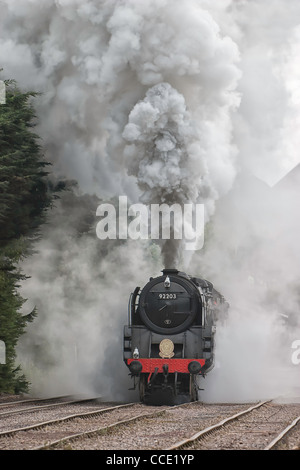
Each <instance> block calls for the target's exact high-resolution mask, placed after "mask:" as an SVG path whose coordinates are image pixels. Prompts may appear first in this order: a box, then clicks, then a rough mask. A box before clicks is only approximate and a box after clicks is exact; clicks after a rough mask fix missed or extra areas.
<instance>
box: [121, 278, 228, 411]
mask: <svg viewBox="0 0 300 470" xmlns="http://www.w3.org/2000/svg"><path fill="white" fill-rule="evenodd" d="M224 305H225V303H224V299H223V297H222V296H221V295H220V294H219V293H218V292H217V291H216V290H215V289H214V288H213V285H212V283H211V282H208V281H206V280H203V279H200V278H195V277H191V276H188V275H187V274H185V273H182V272H180V271H177V270H176V269H164V270H163V275H162V276H158V277H156V278H150V280H149V282H148V283H147V284H146V285H145V286H144V287H143V288H142V289H140V288H139V287H137V288H136V289H135V291H134V293H133V294H131V296H130V301H129V306H128V325H126V326H125V329H124V361H125V363H126V365H127V367H128V368H129V371H130V373H131V375H132V377H133V378H134V382H135V386H136V385H137V384H138V385H139V390H140V399H141V401H142V402H145V403H161V404H163V403H168V404H174V403H178V402H183V401H194V400H197V399H198V393H197V389H198V386H197V379H196V378H197V376H199V375H202V376H204V375H205V374H206V373H207V372H208V371H209V370H210V369H211V368H212V367H213V363H214V333H215V320H216V317H217V316H218V315H219V313H220V307H221V306H224Z"/></svg>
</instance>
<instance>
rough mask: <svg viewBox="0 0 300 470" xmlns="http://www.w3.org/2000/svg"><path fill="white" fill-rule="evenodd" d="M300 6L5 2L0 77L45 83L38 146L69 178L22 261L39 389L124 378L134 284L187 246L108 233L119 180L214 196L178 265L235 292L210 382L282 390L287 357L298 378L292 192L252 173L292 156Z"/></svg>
mask: <svg viewBox="0 0 300 470" xmlns="http://www.w3.org/2000/svg"><path fill="white" fill-rule="evenodd" d="M270 4H272V5H270ZM299 13H300V5H299V2H298V0H291V1H289V8H286V2H284V1H283V0H272V1H271V2H270V1H269V0H268V1H266V0H262V1H261V0H260V1H258V0H253V1H247V0H241V1H232V0H213V1H211V0H210V1H208V0H189V2H182V1H181V0H151V1H150V0H143V1H136V0H126V1H122V0H101V1H99V0H88V1H85V2H82V1H79V0H46V1H43V2H39V1H38V0H1V1H0V24H1V28H0V66H1V67H3V68H4V71H3V72H2V74H3V78H14V79H16V80H17V81H18V83H19V85H20V86H21V87H22V88H25V89H34V90H36V91H41V92H42V93H43V94H42V95H41V97H39V98H38V100H36V101H35V103H36V105H37V108H38V109H37V110H38V115H39V126H38V132H39V135H41V137H42V140H43V144H44V147H45V155H46V158H47V159H48V160H50V161H51V162H52V163H53V167H52V169H53V173H54V177H55V178H56V179H66V180H69V181H70V180H73V181H75V182H76V185H75V183H74V184H73V185H71V186H70V190H69V191H68V192H66V193H65V194H64V195H63V196H62V198H61V200H60V201H59V202H57V204H56V208H55V209H54V210H53V211H52V212H51V214H50V215H49V224H48V225H47V226H45V227H44V229H43V238H42V240H41V241H40V242H39V243H38V244H37V246H36V250H37V253H36V254H35V255H34V256H33V257H31V258H29V259H28V260H27V261H26V263H25V265H24V266H23V268H24V271H25V272H26V274H28V275H31V279H30V280H28V281H26V283H25V284H24V286H23V292H24V295H25V297H27V298H28V299H29V302H31V303H32V304H36V305H37V307H38V311H39V315H38V318H37V319H36V320H35V321H34V323H33V324H32V325H30V327H29V328H28V333H27V334H26V336H25V337H24V339H23V340H22V342H21V345H20V357H21V359H22V361H23V362H24V364H25V366H26V367H27V368H28V370H29V373H30V375H31V377H30V378H31V381H32V390H33V393H40V394H43V393H49V391H51V392H52V393H61V392H65V391H66V392H69V391H81V390H86V391H89V392H91V391H93V392H97V393H103V394H106V395H111V396H112V397H119V396H124V395H122V394H123V393H124V390H125V389H127V388H128V385H129V381H126V379H125V377H126V374H127V371H126V370H125V366H124V371H122V364H121V362H122V345H121V337H122V325H123V324H125V323H126V320H127V300H128V295H129V293H130V291H131V290H132V289H133V288H134V287H135V286H136V285H141V286H142V285H143V284H144V283H145V282H146V281H147V279H148V277H149V276H153V275H155V274H158V273H159V271H160V270H161V269H162V268H163V267H164V263H165V262H166V260H168V262H171V261H172V260H171V258H170V257H169V256H170V252H171V253H172V256H173V262H174V263H175V262H176V261H177V260H178V259H180V256H179V254H178V250H177V249H178V247H177V246H176V247H174V246H171V250H169V251H168V250H165V251H164V250H163V251H162V253H161V250H160V248H159V247H158V246H157V245H155V244H151V243H148V242H147V241H144V242H141V241H126V242H125V241H122V242H121V241H118V240H110V241H107V240H104V241H100V240H98V239H97V238H96V232H95V224H96V220H95V214H96V208H97V205H98V204H99V202H100V201H103V200H108V199H111V200H114V199H116V198H117V197H118V196H119V195H126V196H128V198H129V199H130V201H132V202H137V201H142V202H145V203H147V204H151V203H157V202H159V203H160V202H164V201H165V202H168V203H175V202H179V203H181V204H183V203H185V202H193V203H199V202H200V203H204V204H205V208H206V220H207V222H208V225H207V235H206V239H205V245H204V249H203V250H201V252H197V253H195V254H194V256H193V259H192V261H191V263H190V265H188V262H189V258H185V254H184V253H182V252H180V254H181V257H182V259H181V261H182V265H180V266H177V267H178V268H180V269H186V270H187V272H189V273H191V274H194V275H203V276H204V277H206V278H207V279H210V280H211V281H212V282H213V283H214V284H215V285H216V287H217V288H218V289H219V290H220V291H221V292H222V293H224V295H225V296H226V297H227V298H228V300H229V302H230V304H231V313H230V316H229V318H228V320H227V323H226V324H221V325H219V328H218V335H217V350H216V355H217V367H216V369H215V371H214V372H212V373H211V375H210V377H209V379H207V383H208V388H207V390H206V392H205V394H206V395H205V397H206V399H208V400H209V399H216V400H218V399H220V400H222V399H228V400H233V399H244V397H246V398H251V399H252V398H253V399H255V398H257V397H258V395H262V394H264V393H266V394H273V392H274V393H277V390H278V385H280V386H281V385H282V381H281V382H280V380H279V381H278V384H277V382H276V381H275V383H274V384H273V382H272V387H270V381H269V382H268V384H267V386H266V380H265V378H266V377H267V376H268V375H267V374H266V373H265V372H266V371H268V372H270V374H271V369H272V367H270V365H272V366H273V365H274V362H275V363H276V373H275V372H274V374H273V373H272V374H271V375H272V377H274V376H276V377H278V375H280V374H281V372H282V369H283V368H284V370H285V371H288V372H287V373H286V375H287V377H286V378H285V384H286V386H287V387H290V386H292V385H294V382H295V373H296V372H295V367H294V368H291V369H292V370H291V371H290V362H289V359H288V358H287V357H288V352H287V351H286V350H287V344H289V341H290V339H291V338H290V336H289V331H288V329H287V328H288V327H287V325H283V323H282V321H281V318H282V317H280V314H281V313H285V312H283V310H285V311H286V310H289V312H290V311H294V310H295V308H297V309H298V308H299V306H298V303H297V294H296V291H297V286H296V281H297V279H299V272H298V268H297V266H299V263H298V264H297V258H298V256H299V249H298V246H297V245H296V243H295V239H296V237H293V235H291V230H292V233H299V231H298V232H297V229H298V228H299V227H295V226H293V227H292V229H291V226H292V223H293V222H292V221H293V217H292V216H291V217H288V216H287V214H286V211H285V208H286V204H287V203H288V204H289V207H290V208H292V210H293V211H294V213H297V205H296V202H295V198H291V197H289V196H287V193H286V192H284V193H281V194H284V197H283V196H280V195H279V192H276V195H277V196H276V198H275V193H274V192H273V193H272V194H271V193H269V189H268V188H267V189H266V188H265V187H264V188H263V189H262V187H261V186H260V185H259V184H258V183H257V181H256V180H254V179H253V180H249V175H250V174H254V175H256V176H258V177H260V178H262V179H263V180H264V181H267V182H270V183H274V182H276V181H278V180H279V179H280V178H281V177H282V176H284V175H285V173H286V172H287V171H288V170H290V169H291V168H293V166H295V165H296V164H297V163H298V161H299V158H298V154H297V149H298V148H299V145H298V144H299V142H298V140H299V137H298V135H299V133H298V132H296V130H295V129H296V126H297V123H298V122H299V115H300V113H299V106H300V103H299V95H298V91H297V90H298V80H299V72H298V68H297V51H298V48H299V22H298V18H299ZM1 78H2V77H1ZM245 175H246V176H245ZM247 175H248V176H247ZM255 184H258V187H257V188H256V187H255V188H254V186H253V185H255ZM262 186H264V185H262ZM265 189H266V191H265ZM267 194H268V196H267ZM269 195H270V196H269ZM261 201H263V202H264V206H265V207H262V204H261ZM278 201H280V207H278ZM279 209H280V210H279ZM278 210H279V212H278ZM278 214H279V215H278ZM283 215H285V219H284V224H283V223H282V220H283V219H282V217H283ZM279 217H280V218H279ZM282 226H285V227H286V229H285V230H282ZM290 229H291V230H290ZM279 231H280V232H279ZM278 233H280V236H276V240H275V242H274V243H270V240H272V238H273V235H274V234H278ZM275 253H276V256H274V254H275ZM162 254H163V256H165V258H164V259H163V258H162ZM271 279H272V286H270V285H269V283H270V281H271ZM249 280H251V283H252V284H251V285H250V286H249ZM253 285H254V286H255V288H254V287H253ZM274 291H275V292H276V295H275V294H274V295H273V297H272V302H268V301H267V298H268V295H270V292H274ZM287 292H289V293H291V295H290V296H288V300H289V303H290V305H289V307H288V308H287V304H286V303H284V302H283V299H284V298H286V294H287ZM281 293H283V294H284V295H281ZM296 324H297V327H298V329H299V323H296ZM294 331H295V330H294ZM283 336H284V339H283ZM298 336H300V335H298ZM293 339H297V338H293ZM282 351H284V353H283V354H281V352H282ZM283 356H284V358H285V359H284V361H283V362H282V358H283ZM274 357H276V361H275V360H274V362H273V358H274ZM224 361H225V363H224ZM286 364H288V367H285V365H286ZM120 371H122V372H120ZM278 371H279V372H278ZM119 374H121V375H122V377H120V375H119ZM298 376H299V373H298ZM298 376H297V377H298ZM257 383H259V384H260V386H257ZM254 384H255V385H254ZM204 385H205V383H204ZM279 388H280V387H279Z"/></svg>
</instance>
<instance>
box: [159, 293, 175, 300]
mask: <svg viewBox="0 0 300 470" xmlns="http://www.w3.org/2000/svg"><path fill="white" fill-rule="evenodd" d="M158 298H159V299H163V300H165V299H177V294H158Z"/></svg>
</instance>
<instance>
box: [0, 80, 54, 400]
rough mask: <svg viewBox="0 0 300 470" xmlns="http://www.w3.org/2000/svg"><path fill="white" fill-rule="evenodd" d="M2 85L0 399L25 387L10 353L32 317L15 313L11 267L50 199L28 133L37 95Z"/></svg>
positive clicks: (17, 275) (34, 139) (15, 273)
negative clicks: (0, 356)
mask: <svg viewBox="0 0 300 470" xmlns="http://www.w3.org/2000/svg"><path fill="white" fill-rule="evenodd" d="M5 84H6V104H3V105H0V340H1V341H4V343H5V346H6V363H5V364H0V393H1V392H6V393H13V392H15V393H19V392H22V391H26V389H27V386H28V384H27V381H26V378H25V377H24V375H22V374H21V372H20V368H19V367H16V366H15V358H16V353H15V348H16V345H17V342H18V339H19V337H20V336H21V335H22V334H23V333H24V331H25V327H26V324H27V322H28V321H31V320H32V319H33V318H34V316H35V314H36V312H35V311H33V312H31V314H30V315H27V316H22V314H21V312H20V309H21V307H22V305H23V303H24V299H22V297H21V296H20V294H19V293H18V288H19V283H20V281H22V280H24V279H25V278H26V276H24V275H23V274H22V273H21V272H20V271H19V269H18V268H17V267H16V265H17V263H18V262H19V261H20V260H21V259H22V258H24V257H25V256H26V254H28V253H29V248H30V240H32V238H33V236H36V234H37V229H38V227H39V225H40V224H41V223H42V222H43V221H44V215H45V210H46V209H47V208H48V207H49V206H50V204H51V198H52V196H51V192H50V191H49V190H48V185H47V172H46V171H45V166H46V165H47V163H46V162H44V161H43V157H42V154H41V147H40V145H39V143H38V136H37V135H36V134H35V133H34V132H33V130H32V129H33V127H34V125H35V118H36V116H35V111H34V108H33V105H32V99H33V98H34V97H35V96H36V95H37V94H36V93H34V92H28V93H22V92H21V91H20V90H19V89H18V87H17V85H16V83H15V82H14V81H12V80H9V81H6V82H5Z"/></svg>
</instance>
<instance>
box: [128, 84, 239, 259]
mask: <svg viewBox="0 0 300 470" xmlns="http://www.w3.org/2000/svg"><path fill="white" fill-rule="evenodd" d="M199 128H201V126H199ZM123 137H124V139H125V140H126V141H127V142H128V143H129V145H128V146H127V147H126V148H125V158H126V160H127V162H128V165H127V166H128V172H129V174H131V175H134V176H135V177H136V178H137V184H138V186H139V188H140V189H141V191H142V195H141V198H140V199H141V201H143V202H144V203H146V204H154V203H156V204H160V203H166V204H168V206H169V207H170V206H172V205H173V204H180V206H183V205H184V204H190V203H192V204H205V207H206V210H207V212H208V216H210V215H211V213H212V211H213V208H214V202H215V200H216V199H217V198H218V197H219V188H218V187H215V186H214V184H213V182H212V181H211V175H210V172H209V162H208V161H207V160H209V158H214V156H213V155H212V154H211V153H212V152H211V149H210V148H209V145H211V142H209V140H208V142H207V141H205V139H204V138H202V136H201V132H200V130H199V129H197V126H196V122H195V121H193V119H192V116H191V115H190V114H189V112H188V111H187V108H186V103H185V99H184V97H183V96H182V95H181V94H180V93H178V92H177V91H176V90H175V89H174V88H172V87H171V85H170V84H168V83H160V84H158V85H155V86H154V87H152V88H150V89H149V90H148V91H147V93H146V97H145V99H144V100H143V101H140V102H139V103H137V104H136V105H135V107H134V108H133V110H132V111H131V112H130V114H129V123H128V124H127V125H126V127H125V129H124V132H123ZM223 153H224V152H223ZM226 157H227V162H226V163H224V164H225V166H226V167H229V169H231V170H232V167H233V165H232V160H233V157H232V154H231V153H230V152H229V151H228V154H227V155H226ZM215 163H216V162H215ZM232 173H233V170H232ZM231 178H232V175H230V178H229V182H228V183H227V184H228V185H231ZM223 184H224V181H223ZM225 184H226V183H225ZM227 189H228V188H227ZM173 229H174V231H175V229H176V227H173ZM180 245H181V242H180V241H178V240H175V239H174V234H173V236H172V237H171V238H170V239H167V240H165V243H164V246H163V249H162V253H163V254H164V257H163V259H164V265H165V266H178V265H179V263H180V262H182V257H181V258H180V255H181V250H183V249H184V245H183V244H182V246H180ZM180 248H181V250H180Z"/></svg>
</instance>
